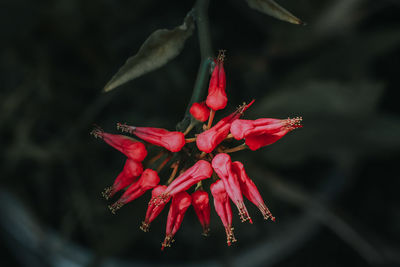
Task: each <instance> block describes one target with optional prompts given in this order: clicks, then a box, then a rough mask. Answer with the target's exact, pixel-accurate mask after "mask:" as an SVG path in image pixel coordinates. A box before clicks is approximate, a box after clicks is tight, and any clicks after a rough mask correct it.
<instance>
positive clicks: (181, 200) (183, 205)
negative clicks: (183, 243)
mask: <svg viewBox="0 0 400 267" xmlns="http://www.w3.org/2000/svg"><path fill="white" fill-rule="evenodd" d="M191 202H192V198H191V197H190V195H189V194H188V193H186V192H180V193H178V194H176V195H175V196H174V197H173V198H172V203H171V207H170V208H169V212H168V218H167V227H166V235H165V239H164V242H163V243H162V244H161V250H164V248H165V247H170V246H171V243H172V242H174V240H173V238H174V235H175V234H176V232H177V231H178V229H179V227H180V226H181V224H182V221H183V216H184V215H185V212H186V210H187V209H188V208H189V206H190V204H191Z"/></svg>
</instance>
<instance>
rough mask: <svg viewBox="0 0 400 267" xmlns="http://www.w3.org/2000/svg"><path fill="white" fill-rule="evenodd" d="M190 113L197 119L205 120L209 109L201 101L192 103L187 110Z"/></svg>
mask: <svg viewBox="0 0 400 267" xmlns="http://www.w3.org/2000/svg"><path fill="white" fill-rule="evenodd" d="M189 112H190V114H191V115H192V116H193V118H195V119H196V120H198V121H201V122H205V121H206V120H208V117H209V116H210V109H209V108H208V107H207V106H206V104H204V102H202V103H193V105H192V106H191V107H190V110H189Z"/></svg>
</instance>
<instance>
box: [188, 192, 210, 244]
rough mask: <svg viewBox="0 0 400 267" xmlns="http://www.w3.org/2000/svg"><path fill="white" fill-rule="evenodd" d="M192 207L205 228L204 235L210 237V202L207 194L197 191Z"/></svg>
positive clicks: (193, 196) (194, 194)
mask: <svg viewBox="0 0 400 267" xmlns="http://www.w3.org/2000/svg"><path fill="white" fill-rule="evenodd" d="M192 205H193V208H194V211H195V212H196V214H197V217H198V218H199V221H200V224H201V226H202V227H203V235H204V236H208V233H209V232H210V200H209V198H208V194H207V192H205V191H204V190H197V191H195V192H194V193H193V194H192Z"/></svg>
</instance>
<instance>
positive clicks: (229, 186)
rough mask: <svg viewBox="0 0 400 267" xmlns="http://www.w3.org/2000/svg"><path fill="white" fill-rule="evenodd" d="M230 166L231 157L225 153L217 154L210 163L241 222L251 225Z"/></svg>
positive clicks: (235, 177) (238, 185) (237, 182)
mask: <svg viewBox="0 0 400 267" xmlns="http://www.w3.org/2000/svg"><path fill="white" fill-rule="evenodd" d="M231 165H232V162H231V157H230V156H229V155H228V154H225V153H219V154H218V155H216V156H215V157H214V159H213V161H212V167H213V168H214V171H215V172H216V173H217V174H218V176H219V178H221V180H222V182H223V183H224V186H225V190H226V192H227V193H228V196H229V198H230V199H231V200H232V201H233V203H235V205H236V207H237V208H238V210H239V215H240V218H241V220H242V222H244V221H247V220H249V222H250V223H253V221H252V220H251V218H250V215H249V212H248V211H247V209H246V206H245V205H244V202H243V196H242V192H241V190H240V184H239V181H238V178H237V176H236V174H235V173H234V172H233V171H232V166H231Z"/></svg>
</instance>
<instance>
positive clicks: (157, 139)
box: [117, 123, 186, 152]
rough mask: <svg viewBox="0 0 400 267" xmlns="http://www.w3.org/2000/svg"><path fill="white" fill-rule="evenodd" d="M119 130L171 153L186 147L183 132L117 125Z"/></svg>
mask: <svg viewBox="0 0 400 267" xmlns="http://www.w3.org/2000/svg"><path fill="white" fill-rule="evenodd" d="M117 128H118V129H121V130H122V131H124V132H129V133H130V134H134V135H136V136H137V137H139V138H141V139H143V140H144V141H146V142H149V143H151V144H153V145H157V146H162V147H165V148H166V149H168V150H169V151H171V152H178V151H180V150H181V149H182V147H183V146H184V145H185V143H186V142H185V136H184V135H183V133H181V132H170V131H168V130H165V129H161V128H152V127H135V126H129V125H125V124H120V123H118V124H117Z"/></svg>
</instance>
